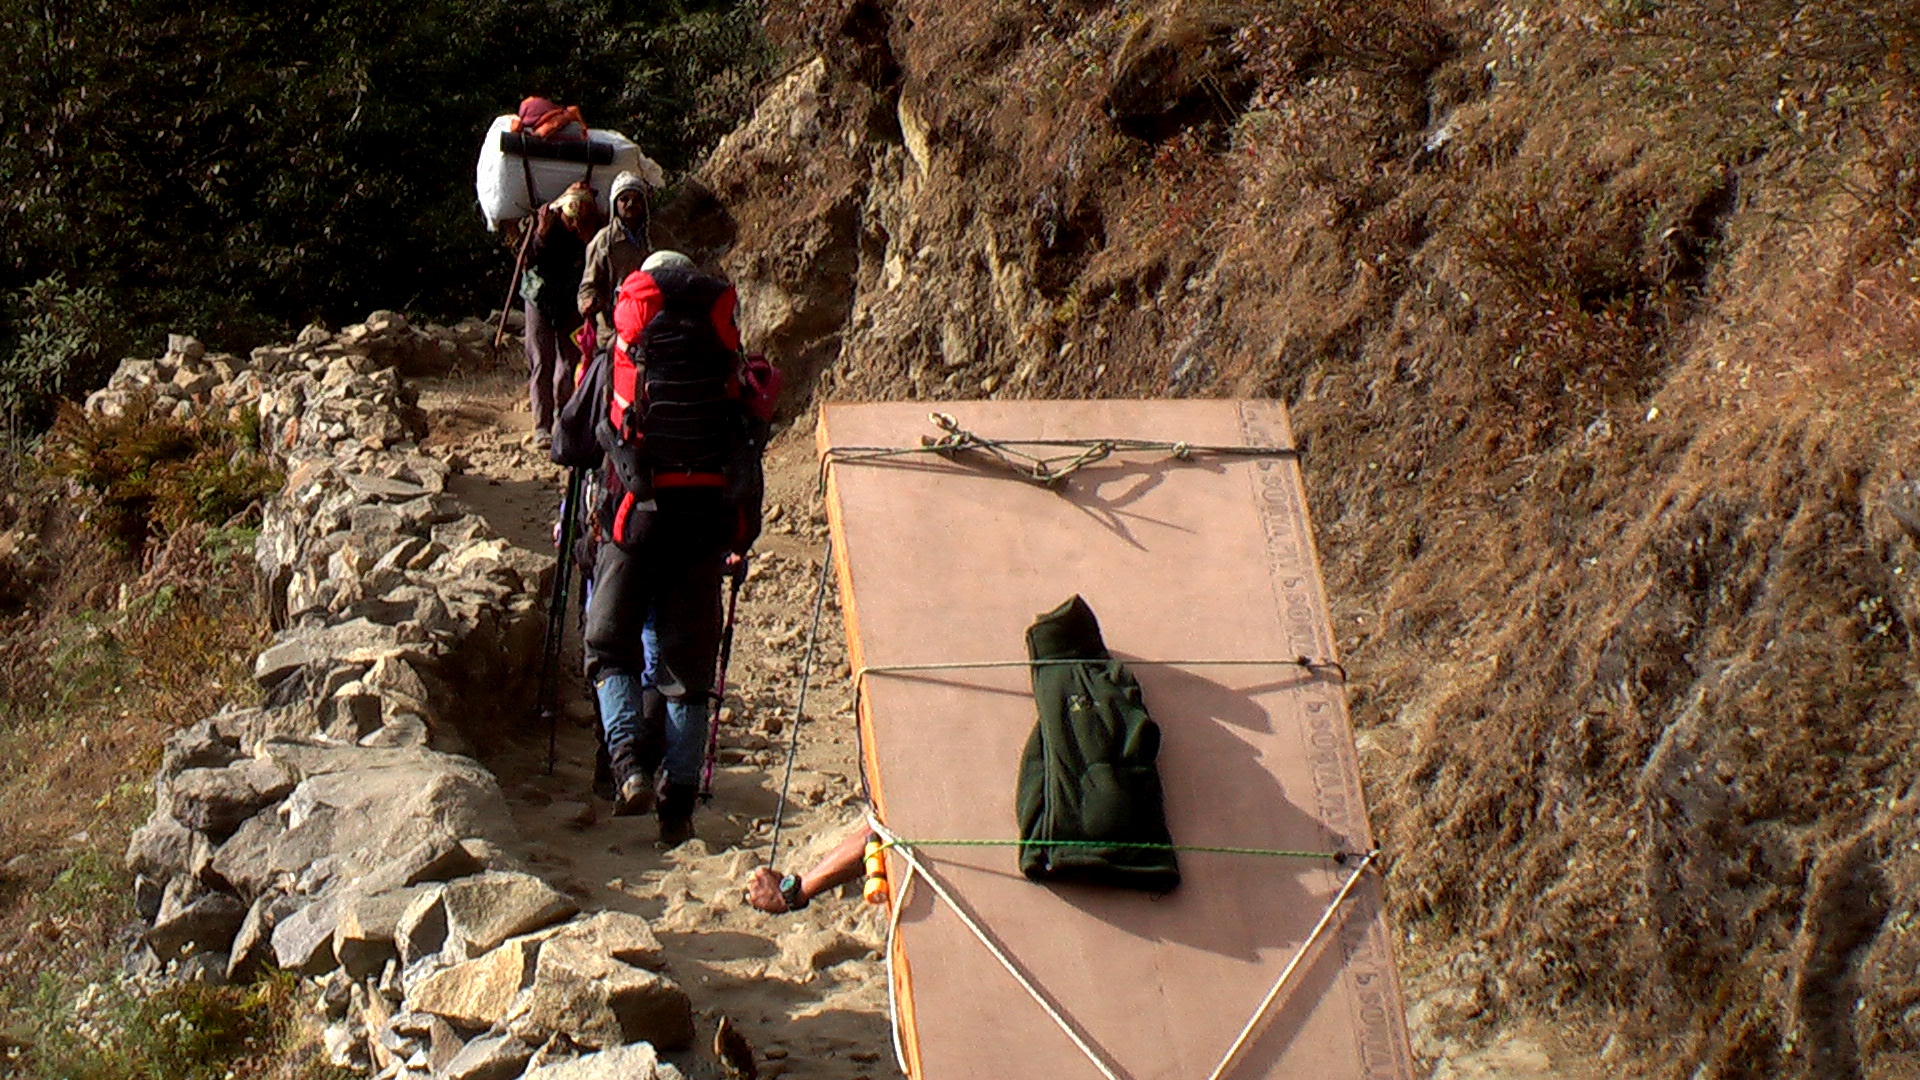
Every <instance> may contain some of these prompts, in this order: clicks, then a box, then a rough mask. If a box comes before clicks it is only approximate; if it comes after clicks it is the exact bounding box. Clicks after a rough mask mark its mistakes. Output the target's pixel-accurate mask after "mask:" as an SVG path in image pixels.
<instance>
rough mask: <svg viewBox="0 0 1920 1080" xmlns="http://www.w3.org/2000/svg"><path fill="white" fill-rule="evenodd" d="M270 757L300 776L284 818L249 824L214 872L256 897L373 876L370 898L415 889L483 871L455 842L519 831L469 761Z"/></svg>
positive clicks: (291, 749) (367, 755) (220, 855)
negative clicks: (375, 885)
mask: <svg viewBox="0 0 1920 1080" xmlns="http://www.w3.org/2000/svg"><path fill="white" fill-rule="evenodd" d="M262 753H263V755H264V756H266V757H267V758H269V759H270V760H273V761H275V762H276V763H278V764H279V765H280V766H281V767H282V768H284V769H285V770H286V771H287V772H288V773H290V774H291V775H293V776H297V777H301V778H302V779H301V780H300V783H299V785H298V786H297V787H295V788H294V790H293V792H292V793H291V794H290V795H288V796H287V798H286V801H285V802H283V803H282V804H281V807H280V811H279V812H278V813H276V814H261V815H257V816H255V817H253V818H251V819H249V820H248V821H247V822H246V823H245V824H243V825H242V826H241V827H240V829H239V830H238V831H237V832H235V833H234V835H233V836H232V838H230V839H229V840H228V841H227V842H226V843H225V844H222V845H221V846H220V849H219V851H217V852H216V853H215V854H214V856H213V860H212V872H213V873H214V874H215V875H217V876H218V877H219V878H220V879H221V880H223V881H224V882H226V883H227V884H228V885H229V886H230V887H231V888H232V889H233V891H235V892H237V893H239V894H240V895H241V896H242V897H243V898H246V899H249V900H251V899H252V898H253V897H255V896H258V895H259V894H260V893H261V892H263V891H265V890H266V889H268V888H270V887H274V886H277V885H284V886H286V887H288V888H289V889H290V890H291V891H300V892H306V893H310V894H312V893H318V892H320V891H322V890H323V889H325V888H326V887H327V885H328V883H329V882H332V881H355V880H359V879H362V878H367V877H369V876H373V875H383V877H382V879H381V880H380V882H379V885H380V888H378V889H373V890H369V891H384V890H385V889H388V888H399V887H402V886H406V885H412V884H415V883H417V882H418V881H421V880H428V879H430V878H432V877H433V876H436V875H451V874H453V873H456V872H459V871H463V870H466V869H468V868H471V867H472V866H474V865H475V860H474V859H473V858H472V856H471V854H470V853H469V852H466V851H463V850H459V849H460V847H461V845H459V844H458V842H457V841H456V840H454V839H453V838H456V837H461V838H464V837H485V836H510V835H512V833H513V823H512V819H511V817H510V816H509V814H508V811H507V807H506V800H505V798H504V797H503V796H502V795H501V793H500V786H499V784H497V783H496V782H495V781H494V779H493V776H492V774H490V773H488V772H487V771H486V769H484V768H482V767H481V766H480V765H479V764H478V763H477V762H475V761H473V760H472V759H470V758H463V757H456V756H454V755H450V754H441V753H437V752H435V751H432V750H424V749H378V750H376V749H363V748H358V747H337V746H334V747H327V746H314V745H309V744H302V743H292V742H284V741H275V742H269V743H267V744H266V745H265V746H264V747H263V748H262ZM283 823H284V827H283ZM396 863H398V864H403V866H402V867H401V868H400V869H399V870H398V871H394V872H389V871H388V868H389V866H391V865H392V864H396ZM514 932H518V931H514ZM501 936H502V937H504V936H507V935H501ZM498 940H499V938H495V939H494V941H495V942H496V943H497V941H498Z"/></svg>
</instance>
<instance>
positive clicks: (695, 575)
mask: <svg viewBox="0 0 1920 1080" xmlns="http://www.w3.org/2000/svg"><path fill="white" fill-rule="evenodd" d="M662 503H663V505H662V508H661V511H660V513H659V518H658V520H656V521H655V522H654V524H653V528H652V529H651V531H650V532H649V534H648V536H647V540H646V542H645V543H644V544H643V545H642V546H641V548H640V549H639V550H637V551H631V552H629V551H623V550H621V549H620V547H619V545H617V544H612V543H607V544H602V545H600V552H599V555H598V557H597V558H596V560H595V563H594V586H593V595H592V598H591V599H590V600H589V601H588V603H587V619H586V632H585V638H586V660H587V678H588V679H590V680H592V682H593V683H594V685H595V687H596V688H597V690H598V692H599V695H600V698H601V701H602V706H603V707H602V715H601V721H602V723H603V724H604V725H605V729H606V736H607V748H608V750H609V752H610V753H611V754H612V755H613V756H614V759H615V760H616V761H619V760H622V758H623V755H631V757H632V759H633V760H634V761H635V762H636V764H637V766H638V767H639V768H640V770H641V771H642V772H643V773H644V772H649V771H650V770H651V768H652V767H653V766H654V765H655V764H656V762H655V760H651V759H653V758H654V755H655V753H660V754H662V755H663V756H664V759H665V764H666V767H667V775H668V779H669V781H671V782H674V783H681V784H685V783H690V782H692V780H691V779H690V776H692V777H697V774H698V769H699V763H700V760H701V758H702V757H703V756H704V754H705V749H706V748H705V741H706V740H705V735H706V722H707V714H708V708H707V706H708V704H709V701H710V699H711V697H712V695H713V678H714V672H715V665H716V664H717V663H718V661H719V655H720V631H721V621H722V613H721V606H720V580H721V577H722V576H723V563H724V560H725V558H726V551H725V547H724V544H722V543H720V542H718V541H717V540H716V537H718V536H719V535H721V533H720V531H719V529H718V528H717V527H716V524H715V521H714V519H713V516H712V515H713V512H714V511H713V510H711V509H710V508H709V507H708V506H707V505H706V504H705V503H704V501H697V502H696V503H695V504H694V505H693V506H691V507H688V508H684V509H682V510H680V511H679V512H676V509H675V508H673V507H672V506H671V504H670V503H668V501H667V500H666V499H664V498H663V500H662ZM649 619H652V620H653V627H654V638H655V651H654V653H653V655H652V656H651V657H649V656H648V653H647V649H646V647H645V645H644V644H643V636H642V635H643V631H644V629H645V627H646V625H647V621H648V620H649ZM649 660H651V661H652V679H651V682H652V685H653V687H654V689H656V690H657V691H658V692H659V693H660V694H661V695H662V696H663V697H665V698H666V702H667V713H668V715H667V725H666V726H667V730H666V731H665V732H664V733H655V732H652V731H647V730H643V729H642V728H643V725H644V724H645V723H646V722H647V718H646V717H645V716H644V715H643V711H642V710H641V708H640V702H639V698H638V694H639V691H640V688H641V686H642V685H643V678H644V675H645V673H646V671H647V668H648V661H649ZM608 706H611V707H610V708H609V707H608ZM661 743H664V745H660V744H661ZM656 746H657V747H658V749H657V750H656V749H655V748H656Z"/></svg>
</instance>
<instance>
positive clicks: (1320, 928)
mask: <svg viewBox="0 0 1920 1080" xmlns="http://www.w3.org/2000/svg"><path fill="white" fill-rule="evenodd" d="M1378 854H1379V852H1378V851H1369V852H1367V856H1366V858H1364V859H1361V860H1360V865H1359V866H1356V867H1354V869H1353V873H1352V875H1350V876H1349V877H1348V878H1347V882H1346V884H1344V885H1342V886H1340V891H1339V892H1337V893H1335V894H1334V897H1333V901H1332V902H1331V903H1329V904H1328V905H1327V910H1326V912H1325V913H1323V914H1322V915H1321V916H1320V921H1319V923H1317V924H1315V926H1314V928H1313V933H1311V934H1308V935H1307V940H1305V941H1303V942H1301V943H1300V948H1299V949H1297V950H1295V952H1294V954H1293V959H1291V960H1289V961H1287V966H1286V969H1285V970H1283V971H1281V972H1280V977H1279V978H1278V979H1275V980H1274V983H1273V989H1271V990H1269V991H1267V996H1266V997H1264V998H1262V999H1261V1001H1260V1007H1259V1008H1257V1009H1255V1010H1253V1016H1252V1017H1251V1018H1249V1019H1248V1020H1247V1026H1246V1027H1243V1028H1241V1029H1240V1036H1239V1038H1236V1039H1234V1040H1233V1045H1232V1046H1229V1047H1227V1054H1226V1056H1225V1057H1223V1058H1221V1059H1220V1064H1218V1065H1216V1066H1214V1069H1213V1072H1211V1073H1208V1074H1207V1080H1221V1078H1222V1077H1224V1076H1226V1075H1227V1070H1228V1069H1230V1068H1232V1067H1233V1065H1234V1061H1235V1059H1236V1058H1238V1057H1239V1056H1240V1051H1242V1050H1244V1049H1245V1048H1246V1046H1247V1043H1248V1042H1249V1041H1251V1040H1252V1038H1253V1035H1254V1032H1255V1031H1256V1030H1258V1029H1259V1028H1260V1026H1261V1024H1262V1022H1263V1021H1265V1020H1266V1018H1267V1011H1268V1010H1269V1009H1271V1008H1273V1003H1274V1002H1275V1001H1277V1000H1278V999H1279V997H1280V991H1281V990H1283V989H1285V988H1286V985H1287V982H1288V981H1289V980H1291V979H1292V978H1293V973H1294V971H1295V970H1297V969H1298V968H1299V967H1300V961H1302V960H1304V959H1306V955H1307V950H1309V949H1311V948H1313V943H1314V942H1316V941H1318V940H1319V939H1320V935H1321V934H1322V933H1325V932H1326V929H1327V925H1328V924H1329V923H1331V922H1333V916H1334V913H1335V912H1337V911H1339V910H1340V905H1341V904H1343V903H1345V902H1346V899H1347V894H1348V893H1350V892H1352V891H1353V886H1354V884H1355V883H1356V882H1358V881H1359V880H1360V875H1361V874H1364V873H1366V872H1367V867H1369V866H1372V865H1373V859H1374V856H1376V855H1378Z"/></svg>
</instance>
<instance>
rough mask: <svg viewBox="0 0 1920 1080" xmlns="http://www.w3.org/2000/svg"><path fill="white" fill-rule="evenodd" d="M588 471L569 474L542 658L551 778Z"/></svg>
mask: <svg viewBox="0 0 1920 1080" xmlns="http://www.w3.org/2000/svg"><path fill="white" fill-rule="evenodd" d="M584 473H585V470H584V469H571V470H568V473H567V490H566V494H565V495H563V496H561V498H560V552H559V558H558V560H556V565H555V566H554V568H553V570H554V580H553V591H552V592H551V593H549V594H548V599H547V636H546V640H545V642H544V643H543V648H542V655H541V657H540V687H539V690H538V693H539V701H538V705H539V709H540V715H541V718H542V719H544V720H545V721H546V722H547V775H549V776H551V775H553V769H554V765H555V764H556V763H557V762H558V761H559V757H560V713H561V711H562V710H561V708H560V706H559V703H558V702H556V701H555V700H554V697H555V693H556V684H557V683H558V682H559V678H558V672H557V670H556V669H557V668H558V667H559V666H560V653H561V650H562V648H563V646H564V645H565V642H566V635H567V594H568V592H569V591H570V589H571V585H572V582H573V546H574V541H575V540H576V539H577V538H578V537H577V530H578V522H577V521H576V513H575V511H576V509H577V508H578V507H579V505H580V489H581V487H582V485H583V481H582V476H583V475H584Z"/></svg>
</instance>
